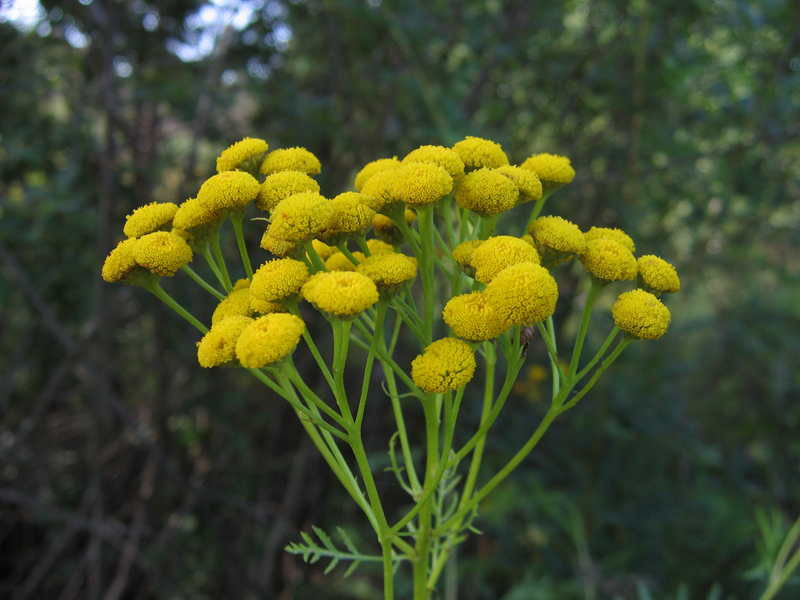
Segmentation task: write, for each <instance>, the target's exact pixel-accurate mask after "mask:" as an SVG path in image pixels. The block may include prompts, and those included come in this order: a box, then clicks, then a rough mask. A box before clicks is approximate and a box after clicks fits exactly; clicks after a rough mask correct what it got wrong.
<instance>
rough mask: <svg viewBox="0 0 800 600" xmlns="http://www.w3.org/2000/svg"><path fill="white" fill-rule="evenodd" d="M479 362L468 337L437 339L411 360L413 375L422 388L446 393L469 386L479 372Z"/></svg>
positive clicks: (432, 391)
mask: <svg viewBox="0 0 800 600" xmlns="http://www.w3.org/2000/svg"><path fill="white" fill-rule="evenodd" d="M476 367H477V363H476V362H475V354H474V353H473V351H472V348H471V347H470V345H469V344H468V343H467V342H465V341H464V340H459V339H456V338H443V339H441V340H436V341H435V342H433V343H432V344H430V345H429V346H427V347H426V348H425V350H424V351H423V352H422V354H420V355H419V356H417V357H416V358H415V359H414V360H413V361H412V362H411V378H412V379H413V380H414V383H416V384H417V386H419V388H420V389H421V390H424V391H426V392H431V393H434V394H444V393H445V392H449V391H451V390H457V389H458V388H460V387H463V386H465V385H466V384H467V383H468V382H469V381H470V379H472V376H473V375H474V374H475V369H476Z"/></svg>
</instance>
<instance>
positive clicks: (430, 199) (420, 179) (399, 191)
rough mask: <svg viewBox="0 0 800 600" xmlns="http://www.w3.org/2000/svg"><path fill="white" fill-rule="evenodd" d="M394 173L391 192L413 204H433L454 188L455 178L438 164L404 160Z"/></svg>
mask: <svg viewBox="0 0 800 600" xmlns="http://www.w3.org/2000/svg"><path fill="white" fill-rule="evenodd" d="M392 173H393V174H394V177H393V178H392V183H391V189H390V192H391V194H392V195H393V196H394V197H395V198H397V199H399V200H402V201H403V202H405V203H406V204H410V205H412V206H424V205H427V204H432V203H434V202H436V201H437V200H438V199H439V198H442V197H444V196H446V195H447V194H449V193H450V192H451V191H452V190H453V178H452V177H451V176H450V174H449V173H448V172H447V170H445V168H444V167H442V166H440V165H437V164H433V163H422V162H403V164H402V165H401V166H400V167H398V168H397V169H395V170H394V171H392Z"/></svg>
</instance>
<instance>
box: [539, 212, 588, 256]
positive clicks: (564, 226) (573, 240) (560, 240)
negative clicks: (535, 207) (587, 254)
mask: <svg viewBox="0 0 800 600" xmlns="http://www.w3.org/2000/svg"><path fill="white" fill-rule="evenodd" d="M528 233H530V235H531V237H532V238H533V240H534V242H535V243H536V249H537V250H538V251H539V256H540V257H541V258H542V265H544V266H545V267H547V268H551V267H554V266H555V265H557V264H559V263H561V262H564V261H566V260H570V259H571V258H572V256H573V255H574V254H582V253H583V252H584V250H585V249H586V239H585V238H584V237H583V233H582V232H581V230H580V228H579V227H578V226H577V225H575V224H574V223H571V222H570V221H567V220H566V219H564V218H562V217H557V216H551V217H539V218H538V219H536V220H535V221H533V222H532V223H531V224H530V226H529V227H528Z"/></svg>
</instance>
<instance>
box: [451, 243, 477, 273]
mask: <svg viewBox="0 0 800 600" xmlns="http://www.w3.org/2000/svg"><path fill="white" fill-rule="evenodd" d="M482 243H483V240H467V241H465V242H461V243H460V244H459V245H458V246H456V247H455V248H453V251H452V252H451V253H450V256H452V257H453V260H454V261H456V262H457V263H458V266H459V267H461V270H462V271H464V273H466V274H467V276H468V277H475V267H473V266H472V253H473V252H475V249H476V248H478V246H480V245H481V244H482Z"/></svg>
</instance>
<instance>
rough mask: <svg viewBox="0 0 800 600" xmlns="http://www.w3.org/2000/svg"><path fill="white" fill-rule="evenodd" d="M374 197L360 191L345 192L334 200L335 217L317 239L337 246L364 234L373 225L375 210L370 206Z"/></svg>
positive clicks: (332, 202)
mask: <svg viewBox="0 0 800 600" xmlns="http://www.w3.org/2000/svg"><path fill="white" fill-rule="evenodd" d="M371 201H372V199H371V198H370V197H369V196H365V195H364V194H359V193H358V192H344V193H343V194H339V195H338V196H336V197H335V198H334V199H333V200H331V205H332V207H333V218H332V219H331V221H330V223H329V224H328V227H327V228H325V229H323V230H322V231H321V232H320V233H319V234H318V236H317V239H319V240H322V241H323V242H326V243H328V244H331V245H333V246H335V245H336V244H338V243H339V242H343V241H345V240H346V239H348V238H350V237H357V236H359V235H363V234H364V233H366V231H367V230H368V229H369V228H370V226H371V225H372V218H373V217H374V216H375V211H374V210H372V209H371V208H370V204H371V203H372V202H371Z"/></svg>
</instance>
